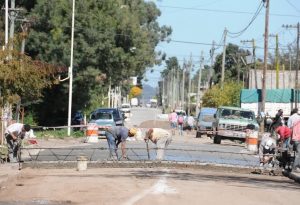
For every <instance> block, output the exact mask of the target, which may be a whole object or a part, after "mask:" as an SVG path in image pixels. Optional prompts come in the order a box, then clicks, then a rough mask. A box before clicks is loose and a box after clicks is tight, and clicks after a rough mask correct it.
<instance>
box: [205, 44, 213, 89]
mask: <svg viewBox="0 0 300 205" xmlns="http://www.w3.org/2000/svg"><path fill="white" fill-rule="evenodd" d="M214 54H215V41H213V42H212V47H211V49H210V69H209V74H208V79H207V80H208V87H209V88H211V86H212V73H213V65H214Z"/></svg>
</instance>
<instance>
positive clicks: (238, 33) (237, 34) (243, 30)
mask: <svg viewBox="0 0 300 205" xmlns="http://www.w3.org/2000/svg"><path fill="white" fill-rule="evenodd" d="M262 8H263V1H261V2H260V4H259V6H258V7H257V9H256V12H255V13H254V15H253V17H252V19H251V20H250V22H249V23H248V25H247V26H246V27H245V28H244V29H242V30H241V31H239V32H230V31H228V33H229V35H228V36H229V37H231V38H237V37H239V36H240V35H242V34H243V33H244V32H245V31H246V30H247V29H248V28H249V27H250V26H251V24H252V23H253V22H254V21H255V19H256V18H257V16H258V15H259V13H260V11H261V10H262ZM230 34H231V35H236V36H231V35H230Z"/></svg>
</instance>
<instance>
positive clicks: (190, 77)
mask: <svg viewBox="0 0 300 205" xmlns="http://www.w3.org/2000/svg"><path fill="white" fill-rule="evenodd" d="M192 67H193V60H192V55H191V57H190V61H189V65H188V68H189V71H188V73H189V85H188V86H189V87H188V112H187V114H188V115H190V114H191V84H192V75H191V74H192Z"/></svg>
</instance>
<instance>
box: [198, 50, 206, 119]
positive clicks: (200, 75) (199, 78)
mask: <svg viewBox="0 0 300 205" xmlns="http://www.w3.org/2000/svg"><path fill="white" fill-rule="evenodd" d="M203 62H204V58H203V51H201V57H200V67H199V74H198V88H197V103H196V116H198V113H199V109H200V89H201V77H202V68H203Z"/></svg>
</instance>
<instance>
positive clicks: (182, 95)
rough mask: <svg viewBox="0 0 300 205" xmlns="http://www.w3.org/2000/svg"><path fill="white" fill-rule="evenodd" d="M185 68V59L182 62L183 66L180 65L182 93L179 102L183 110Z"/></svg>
mask: <svg viewBox="0 0 300 205" xmlns="http://www.w3.org/2000/svg"><path fill="white" fill-rule="evenodd" d="M185 68H186V64H185V61H184V62H183V66H182V94H181V103H182V105H181V106H182V109H183V110H185V105H184V104H185V98H184V97H185V95H184V91H185Z"/></svg>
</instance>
